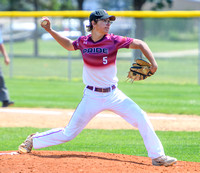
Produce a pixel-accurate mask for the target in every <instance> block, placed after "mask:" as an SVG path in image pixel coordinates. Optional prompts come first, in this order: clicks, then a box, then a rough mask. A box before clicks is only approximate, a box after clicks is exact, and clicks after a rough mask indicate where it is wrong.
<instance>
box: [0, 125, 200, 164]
mask: <svg viewBox="0 0 200 173" xmlns="http://www.w3.org/2000/svg"><path fill="white" fill-rule="evenodd" d="M45 130H48V129H37V128H0V136H1V140H0V150H1V151H8V150H17V149H18V145H19V144H21V142H22V141H24V139H25V138H26V137H27V135H29V134H31V133H34V132H42V131H45ZM156 133H157V135H158V137H159V138H160V140H161V141H162V144H163V146H164V148H165V153H166V154H167V155H171V156H173V157H176V158H177V159H178V160H182V161H192V162H200V158H199V132H161V131H157V132H156ZM5 144H6V145H5ZM41 150H59V151H85V152H106V153H118V154H127V155H136V156H144V157H148V156H147V151H146V149H145V146H144V143H143V140H142V138H141V136H140V134H139V132H138V131H137V130H88V129H85V130H83V131H82V132H81V133H80V134H79V135H78V136H77V137H76V138H75V139H73V140H72V141H70V142H68V143H64V144H61V145H57V146H52V147H47V148H43V149H41Z"/></svg>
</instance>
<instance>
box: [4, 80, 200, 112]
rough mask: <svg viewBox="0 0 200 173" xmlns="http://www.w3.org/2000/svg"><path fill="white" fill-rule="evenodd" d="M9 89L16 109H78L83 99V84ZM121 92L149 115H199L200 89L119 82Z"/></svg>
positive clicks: (22, 84) (21, 83) (15, 84)
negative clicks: (149, 113) (150, 113)
mask: <svg viewBox="0 0 200 173" xmlns="http://www.w3.org/2000/svg"><path fill="white" fill-rule="evenodd" d="M6 83H7V87H8V88H9V91H10V96H11V98H12V100H14V101H15V107H46V108H71V109H75V108H76V107H77V105H78V103H79V102H80V101H81V98H82V96H83V90H84V84H83V83H82V81H70V82H69V81H67V80H61V79H56V78H55V79H35V78H33V79H30V78H29V79H27V78H12V79H10V78H8V79H6ZM118 87H119V89H121V90H122V91H123V92H124V93H125V94H126V95H128V96H129V97H130V98H131V99H133V100H134V101H135V102H136V103H137V104H138V105H139V106H140V107H141V108H142V109H144V110H145V111H146V112H152V113H167V114H188V115H192V114H194V115H195V114H196V115H200V109H199V108H200V86H199V85H195V84H170V83H148V82H146V81H143V82H135V83H134V84H130V83H127V82H119V86H118Z"/></svg>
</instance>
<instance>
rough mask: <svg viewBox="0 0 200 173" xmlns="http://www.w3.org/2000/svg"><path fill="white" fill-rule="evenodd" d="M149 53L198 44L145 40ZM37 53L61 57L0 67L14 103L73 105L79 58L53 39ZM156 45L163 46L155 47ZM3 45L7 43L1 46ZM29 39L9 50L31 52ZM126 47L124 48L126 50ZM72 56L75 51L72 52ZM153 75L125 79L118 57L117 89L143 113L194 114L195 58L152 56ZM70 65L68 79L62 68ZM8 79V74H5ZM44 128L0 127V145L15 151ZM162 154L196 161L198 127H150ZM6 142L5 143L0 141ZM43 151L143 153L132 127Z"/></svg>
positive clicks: (197, 98) (89, 133)
mask: <svg viewBox="0 0 200 173" xmlns="http://www.w3.org/2000/svg"><path fill="white" fill-rule="evenodd" d="M147 43H148V44H149V46H150V48H151V49H152V51H153V52H162V51H163V52H166V51H175V50H187V49H188V50H190V49H197V48H198V43H197V42H191V43H190V44H188V43H187V42H176V43H173V44H172V43H171V42H167V41H165V42H163V41H147ZM39 45H40V55H47V54H46V53H48V55H50V56H51V57H52V56H54V57H56V56H66V59H55V58H31V57H29V58H25V57H18V58H15V57H14V59H13V64H12V66H13V69H12V70H11V71H9V68H7V67H5V66H3V68H4V69H3V70H4V72H5V76H7V78H6V85H7V87H8V89H9V92H10V96H11V99H12V100H14V101H15V107H45V108H66V109H67V108H71V109H75V108H76V106H77V105H78V103H79V102H80V100H81V98H82V94H83V89H84V85H83V83H82V80H81V75H82V61H81V60H78V59H77V60H74V61H68V60H67V55H68V53H67V52H66V51H65V50H64V49H63V48H61V47H60V46H59V45H57V44H56V43H55V42H54V41H50V42H43V41H40V42H39ZM160 45H163V46H161V47H160ZM6 46H7V47H8V46H9V45H6ZM32 48H33V43H32V42H31V41H28V42H19V43H16V44H14V53H17V54H22V53H24V54H29V55H32V53H33V49H32ZM126 51H127V50H125V52H126ZM72 56H73V57H75V58H77V57H78V56H80V55H79V54H78V53H77V52H74V53H73V54H72ZM157 62H158V65H159V69H158V71H157V73H156V75H154V76H152V77H151V78H150V79H147V80H145V81H142V82H135V83H133V84H131V83H129V82H126V75H127V72H128V69H129V68H130V64H131V62H130V61H127V60H119V61H118V77H119V79H120V82H119V88H120V89H121V90H122V91H123V92H124V93H125V94H126V95H128V96H129V97H130V98H131V99H133V100H134V101H135V102H136V103H137V104H138V105H139V106H140V107H141V108H142V109H144V110H145V111H146V112H152V113H167V114H180V116H181V114H188V115H200V109H199V108H200V86H199V85H198V84H197V83H198V67H197V64H198V58H197V57H192V56H191V57H184V58H182V57H177V58H169V59H157ZM69 65H71V78H72V80H71V81H69V80H67V79H66V78H67V77H69V76H70V74H69V73H68V72H69V71H68V68H69ZM10 74H11V75H12V76H13V78H9V77H8V76H9V75H10ZM44 130H47V129H37V128H28V127H24V128H12V127H10V128H9V127H8V128H0V136H1V140H0V150H1V151H8V150H17V147H18V145H19V144H20V143H21V142H22V141H24V139H25V138H26V137H27V135H29V134H31V133H33V132H36V131H39V132H41V131H44ZM156 133H157V134H158V136H159V138H160V139H161V141H162V143H163V146H164V148H165V152H166V154H167V155H171V156H174V157H177V159H178V160H185V161H194V162H200V159H199V154H200V153H199V152H200V149H199V146H200V141H199V138H200V132H161V131H157V132H156ZM5 144H6V145H5ZM45 150H62V151H92V152H109V153H122V154H128V155H138V156H147V152H146V149H145V147H144V144H143V141H142V138H141V136H140V134H139V132H138V131H137V130H83V132H82V133H81V134H80V135H78V137H77V138H75V139H74V140H72V141H70V142H69V143H65V144H62V145H58V146H53V147H48V148H45Z"/></svg>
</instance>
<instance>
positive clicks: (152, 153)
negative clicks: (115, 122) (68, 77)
mask: <svg viewBox="0 0 200 173" xmlns="http://www.w3.org/2000/svg"><path fill="white" fill-rule="evenodd" d="M107 104H108V109H110V110H111V111H113V112H115V113H116V114H118V115H120V116H121V117H122V118H124V119H125V120H126V121H127V122H128V123H130V124H131V125H132V126H134V127H137V128H138V129H139V132H140V134H141V136H142V138H143V141H144V144H145V147H146V149H147V151H148V156H149V157H151V158H152V159H154V158H158V157H160V156H162V155H165V153H164V149H163V146H162V144H161V142H160V140H159V138H158V137H157V135H156V133H155V131H154V129H153V126H152V124H151V122H150V120H149V118H148V117H147V114H146V113H145V112H144V111H143V110H142V109H141V108H140V107H139V106H138V105H137V104H136V103H135V102H134V101H132V100H131V99H130V98H128V97H127V96H126V95H125V94H124V93H122V92H121V91H120V90H118V89H116V91H115V92H114V93H113V100H111V101H110V103H107Z"/></svg>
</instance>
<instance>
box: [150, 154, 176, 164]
mask: <svg viewBox="0 0 200 173" xmlns="http://www.w3.org/2000/svg"><path fill="white" fill-rule="evenodd" d="M176 162H177V159H176V158H174V157H169V156H160V157H158V158H156V159H152V164H153V165H154V166H172V165H173V164H176Z"/></svg>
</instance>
